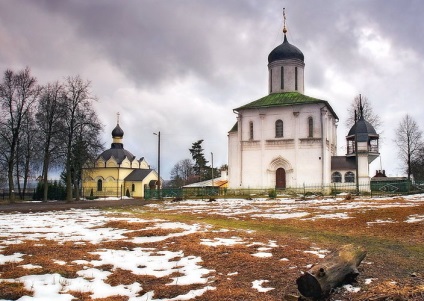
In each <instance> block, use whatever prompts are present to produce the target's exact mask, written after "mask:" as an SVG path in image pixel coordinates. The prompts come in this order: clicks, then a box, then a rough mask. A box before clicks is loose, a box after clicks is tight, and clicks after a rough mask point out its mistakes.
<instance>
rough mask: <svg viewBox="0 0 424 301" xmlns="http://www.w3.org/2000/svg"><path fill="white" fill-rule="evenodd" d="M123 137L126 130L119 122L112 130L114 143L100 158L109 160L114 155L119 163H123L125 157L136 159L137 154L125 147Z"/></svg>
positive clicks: (131, 159)
mask: <svg viewBox="0 0 424 301" xmlns="http://www.w3.org/2000/svg"><path fill="white" fill-rule="evenodd" d="M123 137H124V131H123V130H122V129H121V127H120V126H119V123H118V124H117V125H116V127H115V128H114V129H113V131H112V138H113V143H112V144H111V146H110V149H107V150H105V151H104V152H103V153H101V154H100V155H99V157H98V158H102V159H103V160H104V161H107V160H109V159H110V158H112V157H113V158H114V159H115V160H116V162H117V163H118V164H121V163H122V161H123V160H124V159H125V158H128V160H130V161H131V162H132V161H133V160H135V156H134V155H133V154H132V153H131V152H129V151H127V150H126V149H124V144H123V143H122V138H123Z"/></svg>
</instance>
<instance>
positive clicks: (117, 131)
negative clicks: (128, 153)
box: [112, 124, 124, 138]
mask: <svg viewBox="0 0 424 301" xmlns="http://www.w3.org/2000/svg"><path fill="white" fill-rule="evenodd" d="M112 137H113V138H122V137H124V131H123V130H122V129H121V127H120V126H119V124H117V125H116V127H115V128H114V129H113V131H112Z"/></svg>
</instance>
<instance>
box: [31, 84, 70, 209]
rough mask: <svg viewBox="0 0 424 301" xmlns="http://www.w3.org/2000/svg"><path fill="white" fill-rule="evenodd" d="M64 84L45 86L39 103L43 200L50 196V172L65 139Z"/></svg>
mask: <svg viewBox="0 0 424 301" xmlns="http://www.w3.org/2000/svg"><path fill="white" fill-rule="evenodd" d="M63 93H64V90H63V86H62V85H61V84H60V83H59V82H55V83H53V84H48V85H46V86H45V87H44V90H43V93H42V94H41V97H40V101H39V103H38V108H37V113H36V122H37V127H38V133H37V137H38V141H39V144H40V154H41V156H40V161H41V162H42V181H43V201H44V202H46V201H47V196H48V186H49V185H48V172H49V169H50V168H51V165H54V164H55V163H57V162H58V161H57V160H58V157H59V154H60V150H61V147H62V146H63V139H62V136H61V133H62V132H63V125H64V117H65V115H64V110H63Z"/></svg>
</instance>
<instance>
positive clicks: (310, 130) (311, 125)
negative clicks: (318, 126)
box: [308, 117, 314, 138]
mask: <svg viewBox="0 0 424 301" xmlns="http://www.w3.org/2000/svg"><path fill="white" fill-rule="evenodd" d="M308 137H310V138H312V137H314V119H313V118H312V117H309V118H308Z"/></svg>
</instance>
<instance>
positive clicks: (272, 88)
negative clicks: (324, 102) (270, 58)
mask: <svg viewBox="0 0 424 301" xmlns="http://www.w3.org/2000/svg"><path fill="white" fill-rule="evenodd" d="M281 67H284V89H281ZM296 67H297V89H296V85H295V68H296ZM304 69H305V64H304V63H303V62H302V61H301V60H294V59H290V60H281V61H275V62H272V63H271V64H269V65H268V72H269V93H282V92H299V93H301V94H303V93H304V86H305V82H304Z"/></svg>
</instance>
